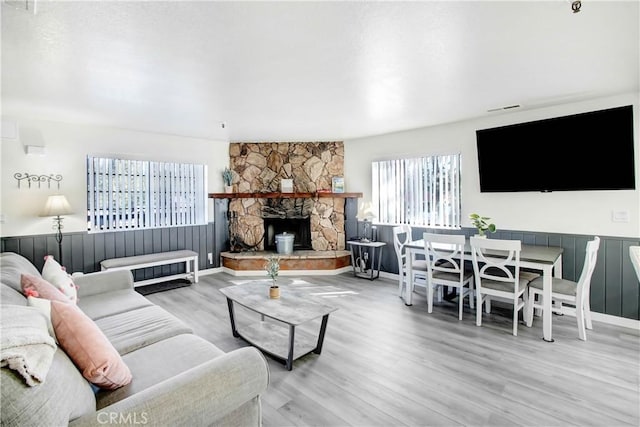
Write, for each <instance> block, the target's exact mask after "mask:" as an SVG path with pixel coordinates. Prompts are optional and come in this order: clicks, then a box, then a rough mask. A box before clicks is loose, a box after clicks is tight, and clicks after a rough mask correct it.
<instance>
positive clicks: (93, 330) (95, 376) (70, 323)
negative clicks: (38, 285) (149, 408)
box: [51, 301, 131, 390]
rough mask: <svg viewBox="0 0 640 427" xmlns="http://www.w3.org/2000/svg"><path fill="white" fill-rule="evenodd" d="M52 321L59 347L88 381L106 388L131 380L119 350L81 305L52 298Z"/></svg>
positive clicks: (129, 372)
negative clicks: (84, 311) (81, 308)
mask: <svg viewBox="0 0 640 427" xmlns="http://www.w3.org/2000/svg"><path fill="white" fill-rule="evenodd" d="M51 323H52V324H53V329H54V331H55V333H56V338H57V339H58V343H59V344H60V347H62V349H63V350H64V351H65V352H66V353H67V355H68V356H69V357H70V358H71V360H73V363H75V365H76V366H77V367H78V369H79V370H80V372H82V375H83V376H84V377H85V378H86V379H87V380H88V381H89V382H91V383H93V384H95V385H97V386H98V387H100V388H103V389H107V390H114V389H116V388H118V387H122V386H124V385H127V384H129V383H130V382H131V371H130V370H129V367H128V366H127V365H126V364H125V363H124V361H123V360H122V357H120V354H118V351H117V350H116V349H115V348H114V347H113V345H112V344H111V343H110V342H109V340H108V339H107V337H106V336H105V335H104V333H103V332H102V331H101V330H100V328H98V326H97V325H96V324H95V323H94V322H93V320H91V319H90V318H89V317H88V316H87V315H86V314H84V313H83V312H82V310H80V309H79V308H78V306H76V305H75V304H69V303H63V302H60V301H51Z"/></svg>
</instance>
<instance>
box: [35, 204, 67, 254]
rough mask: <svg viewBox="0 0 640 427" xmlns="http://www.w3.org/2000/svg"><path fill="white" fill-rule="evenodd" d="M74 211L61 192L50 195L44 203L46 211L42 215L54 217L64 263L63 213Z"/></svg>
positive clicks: (59, 249)
mask: <svg viewBox="0 0 640 427" xmlns="http://www.w3.org/2000/svg"><path fill="white" fill-rule="evenodd" d="M71 213H73V211H72V210H71V205H69V202H68V201H67V198H66V197H65V196H63V195H61V194H57V195H54V196H49V198H48V199H47V203H46V204H45V205H44V211H43V212H42V215H40V216H52V217H53V229H54V230H56V231H57V233H56V241H57V242H58V261H59V263H60V265H62V228H63V226H62V219H63V218H62V215H69V214H71Z"/></svg>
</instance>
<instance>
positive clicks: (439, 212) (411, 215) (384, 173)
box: [372, 154, 461, 228]
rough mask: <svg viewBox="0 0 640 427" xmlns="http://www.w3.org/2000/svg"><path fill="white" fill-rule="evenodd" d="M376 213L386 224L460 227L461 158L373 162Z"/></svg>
mask: <svg viewBox="0 0 640 427" xmlns="http://www.w3.org/2000/svg"><path fill="white" fill-rule="evenodd" d="M372 178H373V181H372V182H373V186H372V190H373V194H372V196H373V209H374V211H375V215H376V216H377V218H378V221H379V222H380V223H383V224H410V225H417V226H425V227H446V228H453V227H460V226H461V223H460V206H461V204H460V154H451V155H444V156H431V157H420V158H414V159H396V160H384V161H379V162H373V164H372Z"/></svg>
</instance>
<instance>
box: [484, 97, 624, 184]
mask: <svg viewBox="0 0 640 427" xmlns="http://www.w3.org/2000/svg"><path fill="white" fill-rule="evenodd" d="M476 144H477V148H478V168H479V175H480V191H481V192H483V193H493V192H515V191H542V192H548V191H583V190H634V189H635V187H636V184H635V181H636V180H635V164H634V150H633V108H632V106H631V105H628V106H623V107H617V108H610V109H606V110H599V111H592V112H588V113H581V114H574V115H570V116H563V117H555V118H551V119H545V120H538V121H533V122H527V123H519V124H514V125H509V126H501V127H496V128H491V129H481V130H477V131H476Z"/></svg>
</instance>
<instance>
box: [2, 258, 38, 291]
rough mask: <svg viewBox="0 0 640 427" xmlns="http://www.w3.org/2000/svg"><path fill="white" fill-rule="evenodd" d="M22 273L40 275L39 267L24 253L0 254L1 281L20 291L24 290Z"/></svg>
mask: <svg viewBox="0 0 640 427" xmlns="http://www.w3.org/2000/svg"><path fill="white" fill-rule="evenodd" d="M21 274H30V275H32V276H37V277H40V272H39V271H38V269H37V268H36V267H35V266H34V265H33V264H31V262H30V261H29V260H28V259H26V258H25V257H23V256H22V255H18V254H16V253H13V252H2V253H1V254H0V282H2V283H4V284H6V285H9V286H11V287H12V288H13V289H15V290H16V291H18V292H22V284H21V283H20V275H21Z"/></svg>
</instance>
